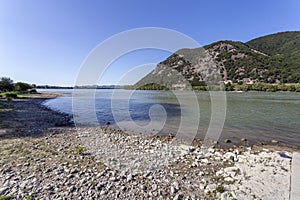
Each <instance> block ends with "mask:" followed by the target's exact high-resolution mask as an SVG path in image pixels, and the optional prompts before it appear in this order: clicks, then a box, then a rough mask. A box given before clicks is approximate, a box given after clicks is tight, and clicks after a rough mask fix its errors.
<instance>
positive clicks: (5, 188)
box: [0, 187, 9, 195]
mask: <svg viewBox="0 0 300 200" xmlns="http://www.w3.org/2000/svg"><path fill="white" fill-rule="evenodd" d="M7 190H9V187H2V188H0V195H4V194H5V192H6V191H7Z"/></svg>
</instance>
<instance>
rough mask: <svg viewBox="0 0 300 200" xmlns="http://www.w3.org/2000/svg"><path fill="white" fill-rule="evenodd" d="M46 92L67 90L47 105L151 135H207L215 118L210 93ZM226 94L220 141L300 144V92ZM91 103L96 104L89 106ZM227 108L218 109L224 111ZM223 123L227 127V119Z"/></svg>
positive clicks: (85, 120)
mask: <svg viewBox="0 0 300 200" xmlns="http://www.w3.org/2000/svg"><path fill="white" fill-rule="evenodd" d="M40 91H45V90H40ZM46 91H55V92H62V93H63V95H62V96H61V97H58V98H56V99H51V100H48V101H46V102H45V103H44V104H45V105H46V106H48V107H49V108H51V109H53V110H57V111H60V112H64V113H68V114H74V115H75V116H76V118H77V120H75V121H76V122H80V123H81V124H90V122H94V123H95V119H94V118H93V114H94V115H95V116H96V117H97V118H96V121H97V123H98V124H99V125H105V124H106V123H107V122H110V124H111V125H110V126H112V127H116V128H122V129H126V130H132V131H136V132H143V133H147V134H148V133H149V134H176V133H177V132H178V131H179V130H180V127H184V129H183V130H184V131H186V130H187V132H188V131H191V132H195V131H196V132H197V137H200V138H204V136H205V135H206V134H207V131H208V128H209V124H210V121H211V118H212V97H211V95H210V93H209V92H201V91H197V92H195V93H194V94H190V93H186V92H184V91H182V92H176V93H175V94H174V93H173V92H172V91H141V90H138V91H131V90H96V91H95V90H78V91H77V92H76V95H75V96H76V97H73V95H72V92H73V90H46ZM224 93H225V92H224ZM225 95H226V102H225V103H226V104H225V105H226V108H225V109H226V112H225V113H223V114H224V116H225V117H226V118H225V123H224V126H223V127H222V133H221V136H220V141H223V140H224V139H225V138H229V139H231V140H232V141H233V142H239V141H240V139H241V138H247V139H248V140H249V141H250V142H256V141H263V142H270V141H271V140H273V139H274V140H277V141H280V142H282V143H285V144H290V145H296V146H300V93H292V92H276V93H267V92H243V93H236V92H226V93H225ZM74 98H76V99H75V100H74ZM222 98H223V97H220V99H222ZM182 99H184V100H182ZM216 99H218V97H217V98H216ZM195 100H196V101H195ZM220 101H221V100H220ZM91 102H92V103H94V105H93V104H91V105H89V104H90V103H91ZM195 102H198V105H197V103H195ZM223 103H224V102H223ZM74 106H76V108H74ZM198 108H199V109H198ZM225 109H224V108H220V109H218V108H217V109H216V110H217V111H219V110H220V111H222V112H224V111H225ZM149 113H150V114H149ZM197 114H199V115H200V118H199V117H198V115H197ZM195 124H196V125H197V127H196V129H195ZM219 124H221V125H222V120H220V123H219Z"/></svg>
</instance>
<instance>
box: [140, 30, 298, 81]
mask: <svg viewBox="0 0 300 200" xmlns="http://www.w3.org/2000/svg"><path fill="white" fill-rule="evenodd" d="M203 55H205V56H209V58H210V59H209V60H210V61H212V62H213V63H214V64H215V66H216V68H217V69H207V64H206V65H205V64H203V61H205V59H204V58H203ZM199 60H200V61H201V62H202V63H197V62H198V61H199ZM206 60H207V59H206ZM204 66H206V67H204ZM166 70H167V71H168V72H167V71H166ZM170 70H173V71H174V70H176V71H177V72H179V73H180V74H181V75H183V76H184V77H185V78H186V79H187V80H188V81H189V82H190V83H191V84H192V85H193V86H195V85H201V83H203V82H204V81H207V80H208V79H209V78H211V77H213V76H214V74H215V72H216V70H218V71H219V73H220V74H221V76H222V79H223V81H226V82H232V83H238V82H244V83H249V82H263V83H278V84H282V83H299V81H300V31H293V32H282V33H276V34H271V35H267V36H263V37H259V38H257V39H253V40H251V41H249V42H246V43H243V42H237V41H218V42H215V43H212V44H210V45H206V46H204V48H197V49H181V50H179V51H177V52H176V53H174V54H173V55H171V56H170V57H168V58H167V59H166V60H164V61H162V62H161V63H159V64H158V65H157V67H156V68H155V69H154V70H153V71H152V72H151V73H149V74H148V75H147V76H146V77H144V78H143V79H142V80H140V81H139V82H138V83H137V84H136V85H143V84H145V83H150V82H151V81H152V82H154V83H157V82H156V81H157V80H162V79H164V77H166V74H170V72H169V71H170ZM209 73H211V74H209ZM160 76H164V77H161V78H160ZM182 83H183V82H182V80H180V83H179V84H182Z"/></svg>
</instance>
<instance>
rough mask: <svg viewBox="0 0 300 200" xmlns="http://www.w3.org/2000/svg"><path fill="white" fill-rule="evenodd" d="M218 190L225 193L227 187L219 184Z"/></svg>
mask: <svg viewBox="0 0 300 200" xmlns="http://www.w3.org/2000/svg"><path fill="white" fill-rule="evenodd" d="M216 191H217V192H220V193H223V192H225V188H224V186H223V185H218V187H217V188H216Z"/></svg>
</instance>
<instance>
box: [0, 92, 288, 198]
mask: <svg viewBox="0 0 300 200" xmlns="http://www.w3.org/2000/svg"><path fill="white" fill-rule="evenodd" d="M53 97H55V96H51V95H50V96H49V97H47V98H53ZM45 99H46V97H45V96H38V97H37V98H30V99H19V100H13V101H11V102H6V101H4V100H1V102H0V103H1V113H0V119H1V129H0V130H1V132H0V133H1V134H0V199H1V198H2V199H5V198H11V199H24V198H26V199H289V187H290V175H291V170H290V169H291V156H292V154H291V152H292V149H289V148H285V149H282V148H277V147H276V146H252V147H243V146H240V147H233V148H229V149H223V148H219V147H217V146H216V147H209V148H203V147H202V143H201V141H196V142H195V143H194V144H193V146H189V145H185V144H183V143H182V141H177V140H176V139H174V138H172V137H150V136H145V135H136V134H131V133H128V132H123V131H119V130H113V129H109V128H107V127H72V124H70V123H69V118H68V116H66V115H63V114H60V113H56V112H53V111H51V110H48V109H46V108H44V107H43V106H41V102H42V101H43V100H45Z"/></svg>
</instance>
